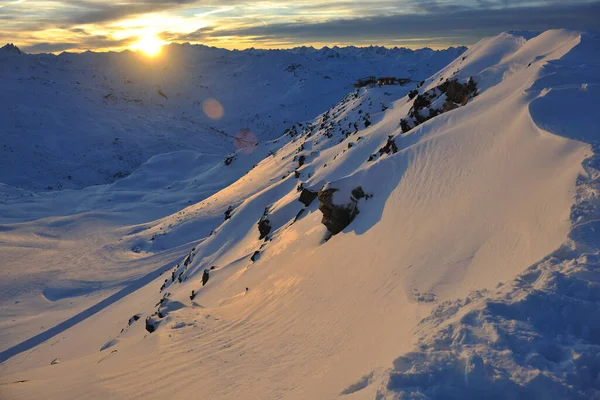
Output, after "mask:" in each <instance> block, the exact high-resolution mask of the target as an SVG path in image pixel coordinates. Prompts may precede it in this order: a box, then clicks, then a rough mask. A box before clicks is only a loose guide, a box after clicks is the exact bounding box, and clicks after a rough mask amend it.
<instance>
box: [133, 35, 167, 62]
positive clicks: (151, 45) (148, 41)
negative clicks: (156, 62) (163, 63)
mask: <svg viewBox="0 0 600 400" xmlns="http://www.w3.org/2000/svg"><path fill="white" fill-rule="evenodd" d="M162 46H163V42H162V41H161V40H159V39H157V38H156V36H154V35H146V36H141V37H140V40H138V41H137V42H136V43H135V44H134V45H133V48H134V49H135V50H139V51H141V52H142V53H144V54H145V55H147V56H148V57H154V56H156V55H158V53H160V50H161V49H162Z"/></svg>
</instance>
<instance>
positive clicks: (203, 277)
mask: <svg viewBox="0 0 600 400" xmlns="http://www.w3.org/2000/svg"><path fill="white" fill-rule="evenodd" d="M208 278H210V274H209V273H208V270H207V269H205V270H204V273H203V274H202V286H204V285H206V282H208Z"/></svg>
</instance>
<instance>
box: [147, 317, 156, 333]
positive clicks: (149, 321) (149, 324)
mask: <svg viewBox="0 0 600 400" xmlns="http://www.w3.org/2000/svg"><path fill="white" fill-rule="evenodd" d="M146 330H147V331H148V332H149V333H152V332H154V331H155V330H156V325H155V322H154V321H153V320H152V319H151V318H150V317H148V318H146Z"/></svg>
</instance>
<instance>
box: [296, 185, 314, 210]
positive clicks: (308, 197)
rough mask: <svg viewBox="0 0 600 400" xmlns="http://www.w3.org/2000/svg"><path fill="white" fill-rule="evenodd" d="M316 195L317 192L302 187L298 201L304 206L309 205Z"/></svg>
mask: <svg viewBox="0 0 600 400" xmlns="http://www.w3.org/2000/svg"><path fill="white" fill-rule="evenodd" d="M317 195H318V193H317V192H313V191H312V190H310V189H302V192H301V193H300V198H299V199H298V200H299V201H300V203H302V204H304V206H306V207H308V206H310V203H312V202H313V200H314V199H316V198H317Z"/></svg>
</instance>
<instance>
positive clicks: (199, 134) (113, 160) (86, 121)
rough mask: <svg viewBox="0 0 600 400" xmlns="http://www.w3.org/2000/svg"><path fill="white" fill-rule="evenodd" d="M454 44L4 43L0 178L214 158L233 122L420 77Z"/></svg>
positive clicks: (229, 138)
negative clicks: (172, 158)
mask: <svg viewBox="0 0 600 400" xmlns="http://www.w3.org/2000/svg"><path fill="white" fill-rule="evenodd" d="M464 50H465V48H451V49H448V50H443V51H433V50H430V49H422V50H417V51H412V50H408V49H397V48H396V49H384V48H378V47H371V48H333V49H327V48H324V49H321V50H316V49H312V48H302V49H292V50H282V51H263V50H247V51H233V52H232V51H227V50H223V49H217V48H209V47H206V46H199V45H195V46H192V45H189V44H184V45H175V44H174V45H169V46H167V47H166V48H165V49H164V50H163V52H162V54H161V55H160V56H159V57H157V58H155V59H149V58H146V57H145V56H143V55H140V54H136V53H132V52H129V51H125V52H122V53H92V52H86V53H83V54H68V53H63V54H61V55H59V56H54V55H49V54H37V55H29V54H19V53H16V52H15V51H13V50H12V47H8V46H6V47H5V48H3V49H2V50H0V86H1V87H2V91H1V92H0V102H2V104H3V105H5V106H4V107H2V110H0V133H1V134H2V145H1V146H0V182H2V183H5V184H9V185H13V186H17V187H20V188H25V189H33V190H36V191H39V190H56V189H61V188H69V189H80V188H83V187H87V186H90V185H97V184H104V183H111V182H114V181H115V180H117V179H119V178H121V177H123V176H127V175H129V174H130V173H132V172H133V171H135V170H136V169H137V168H138V167H139V166H140V165H141V164H142V163H144V162H145V161H147V160H148V159H149V158H151V157H152V156H155V155H158V154H163V153H167V152H174V151H181V150H193V151H195V152H197V153H201V154H203V155H204V156H207V157H210V156H213V155H219V156H222V157H223V158H224V156H225V155H226V154H227V153H230V152H232V151H233V150H235V149H236V143H235V140H234V138H236V137H238V136H239V134H240V132H241V131H243V130H244V131H246V130H249V131H251V132H252V134H253V136H254V139H253V140H268V139H273V138H276V137H278V136H280V135H281V133H282V132H283V130H284V129H285V128H287V127H288V126H289V125H290V124H292V123H295V122H301V121H304V120H308V119H312V118H314V116H315V115H317V114H318V113H320V112H322V111H323V110H325V109H327V108H329V107H331V106H332V105H333V104H335V103H336V102H337V101H339V99H340V98H342V97H343V96H344V95H346V93H348V91H350V90H351V89H352V85H353V83H354V82H355V81H356V80H357V79H358V78H361V77H363V76H367V75H377V76H381V75H390V76H399V77H403V78H409V79H413V80H415V81H419V80H421V79H423V78H425V77H427V76H429V75H430V74H432V73H434V72H435V71H437V70H439V69H440V68H442V67H443V66H445V65H447V64H448V63H449V62H450V61H452V60H453V59H454V58H456V57H457V56H458V55H459V54H461V53H462V52H463V51H464ZM257 138H258V139H257ZM25 161H27V162H25ZM17 172H18V173H17Z"/></svg>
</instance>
